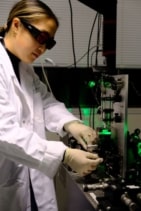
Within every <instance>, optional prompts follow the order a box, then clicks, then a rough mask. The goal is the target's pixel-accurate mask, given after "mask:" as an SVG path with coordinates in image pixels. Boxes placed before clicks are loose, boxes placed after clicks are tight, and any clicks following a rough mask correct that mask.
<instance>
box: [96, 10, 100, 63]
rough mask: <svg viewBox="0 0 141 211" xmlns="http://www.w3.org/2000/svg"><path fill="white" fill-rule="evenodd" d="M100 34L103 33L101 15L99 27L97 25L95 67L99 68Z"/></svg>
mask: <svg viewBox="0 0 141 211" xmlns="http://www.w3.org/2000/svg"><path fill="white" fill-rule="evenodd" d="M100 32H101V14H98V25H97V45H96V46H97V48H96V57H95V66H96V67H97V66H98V53H99V42H100Z"/></svg>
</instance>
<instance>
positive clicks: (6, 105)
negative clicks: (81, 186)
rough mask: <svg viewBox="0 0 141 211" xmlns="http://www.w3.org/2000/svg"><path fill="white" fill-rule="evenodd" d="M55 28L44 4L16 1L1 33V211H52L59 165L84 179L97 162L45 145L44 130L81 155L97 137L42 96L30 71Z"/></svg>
mask: <svg viewBox="0 0 141 211" xmlns="http://www.w3.org/2000/svg"><path fill="white" fill-rule="evenodd" d="M58 25H59V23H58V20H57V18H56V16H55V15H54V13H53V12H52V11H51V9H50V8H49V7H48V6H47V5H45V4H44V3H43V2H41V1H32V0H31V1H30V0H21V1H19V2H18V3H16V4H15V5H14V7H13V8H12V9H11V11H10V13H9V17H8V20H7V25H6V26H5V27H1V28H0V36H1V38H0V210H2V211H31V210H34V211H36V210H38V211H57V203H56V197H55V191H54V185H53V177H54V175H55V174H56V172H57V169H58V167H59V165H60V164H61V162H64V163H65V164H67V165H68V166H70V167H71V168H72V169H73V170H74V171H76V172H78V173H80V175H86V174H88V173H90V172H91V171H93V170H94V169H96V167H97V165H98V164H99V163H100V162H101V161H102V159H100V158H99V157H98V156H97V155H96V154H93V153H89V152H86V151H82V150H77V149H70V148H68V147H67V146H65V145H64V144H63V143H61V142H59V141H56V142H55V141H46V136H45V128H46V129H48V130H49V131H52V132H55V133H58V134H59V135H60V136H63V135H65V134H66V133H70V134H71V135H72V136H74V138H75V139H77V140H78V142H79V143H80V144H82V146H83V147H84V148H85V149H86V148H87V143H92V141H94V139H95V137H96V133H95V131H94V130H93V129H92V128H90V127H88V126H85V125H84V124H83V123H82V122H81V121H80V120H79V119H77V118H76V117H75V116H73V115H72V114H71V113H70V112H69V111H68V110H67V109H66V108H65V106H64V104H63V103H61V102H58V101H57V100H56V99H55V98H54V97H53V96H52V95H51V94H50V93H49V92H48V91H47V89H46V86H45V85H44V84H43V83H42V82H41V81H40V80H39V78H38V76H37V75H36V74H35V73H34V70H33V68H32V66H31V65H30V63H32V62H34V60H35V59H37V58H38V57H39V56H40V55H42V54H43V53H44V52H45V51H46V50H47V49H51V48H52V47H53V46H54V45H55V40H54V36H55V33H56V30H57V28H58ZM84 139H85V142H84Z"/></svg>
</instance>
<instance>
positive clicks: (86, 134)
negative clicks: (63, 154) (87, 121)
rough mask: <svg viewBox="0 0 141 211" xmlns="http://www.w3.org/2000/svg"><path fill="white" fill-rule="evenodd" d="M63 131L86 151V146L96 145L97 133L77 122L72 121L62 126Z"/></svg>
mask: <svg viewBox="0 0 141 211" xmlns="http://www.w3.org/2000/svg"><path fill="white" fill-rule="evenodd" d="M64 129H65V130H66V131H67V132H68V133H70V134H71V135H72V136H73V137H74V138H75V139H76V140H77V141H78V143H79V144H81V145H82V147H83V148H84V149H85V150H87V149H88V146H90V145H93V144H95V143H96V141H97V138H98V135H97V132H96V131H95V130H94V129H93V128H91V127H89V126H87V125H84V124H83V123H81V122H79V121H72V122H69V123H66V124H65V125H64Z"/></svg>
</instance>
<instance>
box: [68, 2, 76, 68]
mask: <svg viewBox="0 0 141 211" xmlns="http://www.w3.org/2000/svg"><path fill="white" fill-rule="evenodd" d="M69 6H70V15H71V33H72V36H71V37H72V50H73V58H74V67H75V68H76V63H77V62H76V55H75V44H74V30H73V9H72V4H71V0H69Z"/></svg>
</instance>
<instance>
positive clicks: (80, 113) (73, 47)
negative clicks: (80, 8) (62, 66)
mask: <svg viewBox="0 0 141 211" xmlns="http://www.w3.org/2000/svg"><path fill="white" fill-rule="evenodd" d="M69 6H70V15H71V33H72V50H73V58H74V67H75V69H76V68H77V66H76V63H77V62H76V54H75V43H74V30H73V9H72V4H71V0H69ZM78 109H79V115H80V119H82V112H81V107H80V105H79V104H78Z"/></svg>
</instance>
